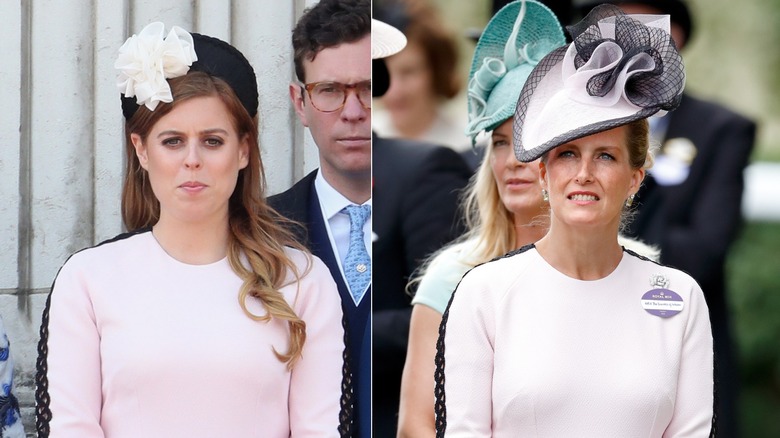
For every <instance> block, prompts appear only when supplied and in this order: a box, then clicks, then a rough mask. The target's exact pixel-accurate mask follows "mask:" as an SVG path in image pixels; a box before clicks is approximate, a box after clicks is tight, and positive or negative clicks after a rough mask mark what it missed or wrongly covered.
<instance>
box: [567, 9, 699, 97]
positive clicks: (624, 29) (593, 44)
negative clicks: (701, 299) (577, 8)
mask: <svg viewBox="0 0 780 438" xmlns="http://www.w3.org/2000/svg"><path fill="white" fill-rule="evenodd" d="M570 30H571V31H572V32H576V31H578V30H579V28H578V27H576V26H575V27H572V28H570ZM673 44H674V42H673V40H672V39H671V36H670V35H669V33H668V32H667V31H665V30H664V29H663V28H659V27H654V26H653V25H652V24H651V25H650V26H648V25H645V24H644V23H642V22H641V21H639V20H637V19H635V18H632V17H631V16H627V15H617V16H614V17H612V20H605V21H604V22H601V23H596V24H592V23H591V25H590V26H588V27H587V28H585V29H584V31H583V32H582V33H580V34H579V35H577V36H575V38H574V42H573V44H572V46H571V48H570V50H569V52H567V54H566V57H565V58H564V60H563V66H562V68H563V75H564V78H566V79H565V80H564V82H565V83H566V86H567V87H568V86H571V87H579V86H581V83H582V82H581V81H582V79H584V78H587V81H586V85H585V90H586V91H587V93H588V95H589V96H594V97H601V98H604V99H603V100H601V102H602V103H601V104H602V105H606V106H609V105H614V104H615V103H616V102H617V101H618V100H619V99H620V98H624V99H626V100H627V101H628V102H630V103H632V104H633V105H635V106H636V107H638V108H660V109H663V110H667V111H668V110H672V109H674V108H676V107H677V106H678V105H679V103H680V98H681V93H680V90H681V89H682V88H683V84H684V82H685V73H684V70H683V67H682V59H681V57H680V55H679V53H678V52H677V50H676V49H674V48H673ZM670 46H671V47H670ZM572 49H573V50H572ZM593 102H596V101H589V102H588V103H593Z"/></svg>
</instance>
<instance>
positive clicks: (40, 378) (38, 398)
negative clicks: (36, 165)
mask: <svg viewBox="0 0 780 438" xmlns="http://www.w3.org/2000/svg"><path fill="white" fill-rule="evenodd" d="M151 230H152V228H151V227H146V228H140V229H138V230H134V231H130V232H127V233H121V234H119V235H117V236H115V237H113V238H111V239H108V240H105V241H103V242H100V243H99V244H97V245H95V246H92V247H89V248H95V247H98V246H101V245H105V244H108V243H113V242H117V241H119V240H123V239H127V238H129V237H132V236H135V235H136V234H143V233H146V232H150V231H151ZM89 248H84V249H82V250H79V251H76V252H75V253H73V254H71V255H70V257H68V260H70V258H71V257H73V256H74V255H76V254H78V253H79V252H81V251H84V250H87V249H89ZM68 260H66V261H65V263H63V265H62V266H65V264H67V263H68ZM61 270H62V267H60V271H61ZM60 271H57V275H56V276H55V277H54V282H52V285H51V289H50V290H49V296H48V297H47V298H46V305H45V307H44V308H43V316H42V317H41V330H40V335H41V339H40V340H39V341H38V358H37V359H36V361H35V430H36V431H37V432H38V438H48V437H49V433H50V430H49V423H50V422H51V419H52V414H51V409H50V408H49V404H50V403H51V398H50V397H49V378H48V371H49V366H48V354H49V346H48V340H49V310H50V306H51V294H52V292H53V291H54V284H55V283H56V282H57V277H58V276H59V275H60Z"/></svg>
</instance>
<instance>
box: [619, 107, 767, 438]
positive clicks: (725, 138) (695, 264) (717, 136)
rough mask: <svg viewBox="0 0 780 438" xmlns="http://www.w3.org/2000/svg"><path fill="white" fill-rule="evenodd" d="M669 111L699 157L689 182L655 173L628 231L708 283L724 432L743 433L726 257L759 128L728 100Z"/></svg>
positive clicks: (674, 133)
mask: <svg viewBox="0 0 780 438" xmlns="http://www.w3.org/2000/svg"><path fill="white" fill-rule="evenodd" d="M668 117H670V120H669V125H668V127H667V131H666V136H665V137H666V138H665V140H668V139H673V138H679V137H683V138H687V139H689V140H691V142H693V144H694V145H695V147H696V149H697V154H696V157H695V158H694V160H693V162H692V163H691V167H690V173H689V175H688V178H687V179H686V180H685V181H683V182H682V183H681V184H678V185H673V186H661V185H659V184H658V183H657V182H656V181H655V180H654V179H653V178H652V176H649V177H648V178H647V179H646V180H645V183H644V185H643V187H642V188H641V189H640V191H639V193H638V196H637V201H638V215H637V217H636V219H635V220H634V222H633V223H632V224H631V225H630V228H629V231H628V233H629V234H630V235H633V236H638V237H640V238H642V239H643V240H645V241H647V242H649V243H653V244H656V245H659V246H660V247H661V261H662V262H663V263H664V264H667V265H670V266H673V267H675V268H678V269H681V270H683V271H685V272H688V273H689V274H691V276H693V278H695V279H696V281H697V282H698V283H699V285H701V288H702V290H703V291H704V296H705V298H706V300H707V305H708V306H709V309H710V320H711V323H712V330H713V341H714V343H715V361H716V371H717V372H716V379H717V380H718V383H717V385H718V387H719V389H718V392H719V398H720V403H722V404H723V407H722V408H720V409H719V411H720V412H719V413H718V415H719V417H720V418H719V426H718V428H719V430H720V431H721V432H722V433H724V435H723V436H736V433H737V432H736V431H735V429H736V426H734V425H733V423H734V421H735V418H734V417H736V415H735V414H734V413H733V412H734V411H735V410H736V409H735V408H734V406H733V404H732V403H734V400H735V399H736V389H735V387H734V386H733V382H736V381H737V380H738V378H739V375H738V370H737V367H736V364H735V363H734V358H733V351H732V350H733V348H732V346H731V335H730V329H729V318H728V307H727V302H726V279H725V260H726V255H727V253H728V250H729V248H730V246H731V244H732V243H733V242H734V240H735V239H736V236H737V232H738V230H739V227H740V225H741V218H742V216H741V204H742V191H743V189H744V181H743V177H742V174H743V171H744V169H745V167H746V166H747V163H748V158H749V157H750V153H751V151H752V150H753V143H754V139H755V132H756V126H755V124H754V123H753V122H752V121H750V120H748V119H746V118H744V117H742V116H740V115H738V114H735V113H733V112H732V111H730V110H728V109H726V108H724V107H722V106H719V105H716V104H714V103H710V102H705V101H702V100H698V99H695V98H693V97H691V96H688V95H684V96H683V100H682V103H681V104H680V106H679V108H678V109H676V110H675V111H673V112H672V113H670V114H669V116H668ZM651 172H652V170H651ZM671 287H672V288H674V285H671Z"/></svg>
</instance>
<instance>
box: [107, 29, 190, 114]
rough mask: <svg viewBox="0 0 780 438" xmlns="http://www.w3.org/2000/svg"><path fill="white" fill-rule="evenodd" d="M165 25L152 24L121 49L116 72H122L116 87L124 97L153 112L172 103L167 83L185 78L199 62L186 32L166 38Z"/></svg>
mask: <svg viewBox="0 0 780 438" xmlns="http://www.w3.org/2000/svg"><path fill="white" fill-rule="evenodd" d="M164 35H165V25H164V24H163V23H160V22H155V23H150V24H149V25H147V26H146V27H144V28H143V30H141V32H140V33H139V34H138V35H133V36H131V37H130V38H128V39H127V41H125V43H124V44H123V45H122V47H120V48H119V57H118V58H117V60H116V62H115V63H114V68H116V69H117V70H119V76H118V77H117V87H118V88H119V91H120V92H121V93H122V94H124V95H125V97H134V96H135V98H136V102H137V103H138V105H145V106H146V107H147V108H149V110H151V111H154V109H155V108H157V104H158V103H160V102H171V101H172V100H173V96H172V95H171V86H170V85H169V84H168V81H167V80H166V79H171V78H176V77H179V76H184V75H185V74H187V72H188V71H189V70H190V66H191V65H192V63H193V62H195V61H197V60H198V56H197V55H196V54H195V45H194V43H193V40H192V35H190V34H189V33H188V32H187V31H185V30H184V29H182V28H180V27H178V26H174V27H173V28H172V29H171V31H170V32H169V33H168V36H167V37H165V36H164Z"/></svg>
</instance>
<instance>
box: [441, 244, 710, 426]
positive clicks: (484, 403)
mask: <svg viewBox="0 0 780 438" xmlns="http://www.w3.org/2000/svg"><path fill="white" fill-rule="evenodd" d="M660 289H663V290H665V291H666V292H664V296H665V297H674V295H673V294H675V295H676V296H677V298H680V300H681V303H682V304H680V302H678V301H677V298H673V299H670V300H669V301H664V300H665V298H658V297H655V298H653V296H658V295H660V292H653V293H652V294H650V295H649V296H648V295H647V294H648V292H651V291H657V290H660ZM672 293H673V294H672ZM672 301H674V302H672ZM672 304H674V305H676V306H677V307H673V306H671V305H672ZM667 305H668V306H671V307H669V308H670V309H679V310H675V311H678V312H679V313H674V312H675V311H667V310H664V312H665V313H661V311H660V310H659V309H666V307H664V306H667ZM648 310H649V311H648ZM661 314H662V315H664V316H659V315H661ZM443 324H445V327H444V328H445V330H446V331H445V333H444V335H443V338H440V339H439V354H438V355H437V361H438V365H439V366H438V369H437V374H438V375H437V392H439V393H438V394H437V415H439V418H440V419H443V418H445V415H446V430H445V432H446V433H445V436H446V437H463V438H478V437H544V438H558V437H561V438H563V437H585V438H588V437H594V438H595V437H648V438H649V437H706V436H709V433H710V427H711V422H712V406H713V362H712V333H711V330H710V322H709V315H708V311H707V305H706V303H705V301H704V295H703V294H702V291H701V288H699V286H698V284H696V282H695V281H694V280H693V279H692V278H691V277H690V276H689V275H687V274H685V273H684V272H682V271H679V270H676V269H672V268H669V267H666V266H662V265H659V264H656V263H654V262H651V261H649V260H646V259H642V258H640V257H639V256H636V255H634V254H633V253H631V252H628V251H624V252H623V258H622V260H621V262H620V263H619V265H618V266H617V268H616V269H615V270H614V271H613V272H612V273H611V274H609V275H608V276H606V277H604V278H602V279H599V280H594V281H582V280H577V279H573V278H570V277H567V276H566V275H564V274H562V273H560V272H559V271H557V270H555V268H553V267H552V266H550V265H549V264H548V263H547V262H546V261H545V260H544V259H543V258H542V257H541V256H540V255H539V253H538V252H537V251H536V248H534V247H533V246H528V247H525V248H523V249H521V250H520V251H519V252H517V253H515V254H514V255H510V256H506V257H503V258H501V259H498V260H495V261H492V262H489V263H485V264H483V265H480V266H477V267H476V268H474V269H472V270H471V271H469V272H468V273H467V274H466V275H465V276H464V277H463V280H462V281H461V282H460V284H459V285H458V288H457V289H456V291H455V294H454V295H453V298H452V301H451V302H450V305H449V308H448V310H447V312H446V313H445V315H444V321H443ZM442 373H443V374H442ZM441 391H443V392H441ZM442 408H443V409H442ZM440 429H441V428H440Z"/></svg>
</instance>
